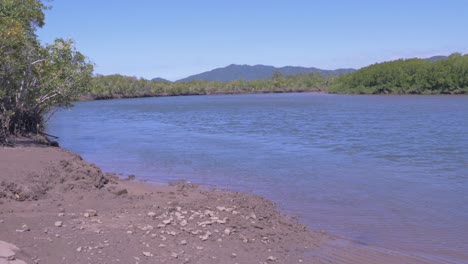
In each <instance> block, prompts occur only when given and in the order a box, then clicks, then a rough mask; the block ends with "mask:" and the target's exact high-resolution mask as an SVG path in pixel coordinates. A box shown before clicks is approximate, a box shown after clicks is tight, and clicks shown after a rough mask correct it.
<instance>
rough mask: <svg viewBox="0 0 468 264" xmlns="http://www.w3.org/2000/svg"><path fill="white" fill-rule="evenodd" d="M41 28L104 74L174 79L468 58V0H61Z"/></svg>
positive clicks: (48, 39) (42, 33) (43, 37)
mask: <svg viewBox="0 0 468 264" xmlns="http://www.w3.org/2000/svg"><path fill="white" fill-rule="evenodd" d="M50 4H51V5H52V9H51V10H49V11H46V25H45V26H44V27H43V28H42V29H40V30H38V36H39V38H40V39H41V41H43V42H44V43H50V42H52V41H53V39H54V38H57V37H70V38H72V39H74V40H75V41H76V46H77V48H78V50H80V51H81V52H83V53H84V54H85V55H87V56H88V57H89V58H90V59H91V61H93V62H94V63H95V64H96V68H95V72H96V73H100V74H113V73H120V74H124V75H130V76H138V77H144V78H153V77H162V78H167V79H169V80H176V79H180V78H183V77H186V76H188V75H192V74H196V73H200V72H203V71H206V70H211V69H214V68H217V67H224V66H227V65H229V64H232V63H235V64H250V65H254V64H266V65H274V66H286V65H294V66H307V67H318V68H323V69H335V68H359V67H363V66H367V65H369V64H372V63H376V62H381V61H386V60H393V59H397V58H409V57H430V56H432V55H448V54H450V53H453V52H462V53H468V15H467V14H468V1H466V0H459V1H457V0H454V1H450V0H446V1H431V0H427V1H419V0H414V1H411V0H406V1H400V0H394V1H363V0H362V1H359V0H354V1H351V0H350V1H344V0H343V1H337V0H335V1H332V0H329V1H325V0H323V1H322V0H316V1H313V0H308V1H307V0H304V1H302V0H296V1H294V0H290V1H286V0H284V1H275V0H257V1H255V0H250V1H244V0H235V1H234V0H233V1H228V0H226V1H223V0H216V1H215V0H197V1H189V0H186V1H182V0H172V1H158V0H133V1H128V0H125V1H123V0H112V1H111V0H108V1H105V0H80V1H70V0H55V1H53V2H51V3H50Z"/></svg>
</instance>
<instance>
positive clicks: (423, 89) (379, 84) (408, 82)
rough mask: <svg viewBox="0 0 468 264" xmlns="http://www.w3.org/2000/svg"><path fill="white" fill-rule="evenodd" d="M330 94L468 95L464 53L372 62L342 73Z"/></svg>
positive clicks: (466, 60) (467, 62) (467, 65)
mask: <svg viewBox="0 0 468 264" xmlns="http://www.w3.org/2000/svg"><path fill="white" fill-rule="evenodd" d="M329 92H332V93H354V94H468V55H467V54H465V55H461V54H459V53H454V54H452V55H450V56H449V57H448V58H446V59H441V60H437V61H430V60H424V59H407V60H396V61H390V62H384V63H378V64H374V65H371V66H368V67H365V68H362V69H360V70H358V71H356V72H353V73H350V74H347V75H344V76H342V77H340V78H339V79H337V80H336V82H335V83H334V84H333V85H332V86H331V87H330V89H329Z"/></svg>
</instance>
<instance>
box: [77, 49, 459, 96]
mask: <svg viewBox="0 0 468 264" xmlns="http://www.w3.org/2000/svg"><path fill="white" fill-rule="evenodd" d="M283 92H327V93H338V94H468V55H462V54H460V53H454V54H452V55H450V56H449V57H447V58H444V59H438V60H436V61H431V60H426V59H416V58H415V59H400V60H395V61H389V62H383V63H377V64H373V65H370V66H368V67H364V68H361V69H359V70H357V71H355V72H352V73H348V74H342V75H335V76H333V75H327V76H324V75H321V74H320V73H309V74H298V75H292V76H287V77H285V76H283V75H282V74H281V73H280V72H275V73H274V74H273V76H272V77H271V78H267V79H260V80H254V81H243V80H237V81H230V82H208V81H189V82H158V81H151V80H146V79H142V78H137V77H129V76H123V75H108V76H102V75H98V76H95V77H94V78H93V80H92V82H91V89H90V93H89V94H87V95H86V96H84V97H82V99H87V100H94V99H112V98H131V97H149V96H179V95H209V94H242V93H283Z"/></svg>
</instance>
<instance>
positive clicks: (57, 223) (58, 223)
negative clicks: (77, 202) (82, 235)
mask: <svg viewBox="0 0 468 264" xmlns="http://www.w3.org/2000/svg"><path fill="white" fill-rule="evenodd" d="M54 225H55V226H56V227H62V226H63V222H62V221H56V222H55V223H54Z"/></svg>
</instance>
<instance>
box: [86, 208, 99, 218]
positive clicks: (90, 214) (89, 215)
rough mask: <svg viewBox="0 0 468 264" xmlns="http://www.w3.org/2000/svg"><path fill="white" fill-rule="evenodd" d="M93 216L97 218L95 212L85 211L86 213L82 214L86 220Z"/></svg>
mask: <svg viewBox="0 0 468 264" xmlns="http://www.w3.org/2000/svg"><path fill="white" fill-rule="evenodd" d="M93 216H97V211H96V210H91V209H88V210H86V212H85V213H84V217H86V218H88V217H93Z"/></svg>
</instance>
